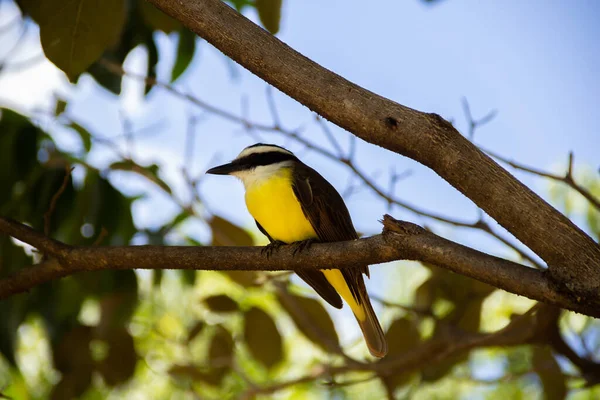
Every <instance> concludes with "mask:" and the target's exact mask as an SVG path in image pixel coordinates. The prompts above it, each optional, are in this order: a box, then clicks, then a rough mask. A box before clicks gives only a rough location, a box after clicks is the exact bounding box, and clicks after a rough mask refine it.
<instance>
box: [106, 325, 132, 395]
mask: <svg viewBox="0 0 600 400" xmlns="http://www.w3.org/2000/svg"><path fill="white" fill-rule="evenodd" d="M103 339H104V340H105V341H106V343H107V344H108V346H109V347H108V356H107V357H106V358H105V359H104V360H102V361H100V362H99V363H98V367H97V368H98V372H100V374H101V375H102V377H103V378H104V382H106V384H107V385H109V386H115V385H118V384H121V383H124V382H126V381H128V380H129V378H131V377H132V376H133V373H134V372H135V365H136V363H137V359H138V355H137V352H136V351H135V346H134V343H133V337H132V336H131V334H130V333H129V332H127V330H125V328H124V327H123V328H120V329H113V330H111V331H110V332H109V333H108V335H106V336H104V337H103Z"/></svg>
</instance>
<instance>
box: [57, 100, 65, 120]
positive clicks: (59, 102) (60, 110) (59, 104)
mask: <svg viewBox="0 0 600 400" xmlns="http://www.w3.org/2000/svg"><path fill="white" fill-rule="evenodd" d="M66 109H67V102H66V101H64V100H62V99H56V105H55V106H54V116H55V117H58V116H59V115H60V114H62V113H63V112H65V110H66Z"/></svg>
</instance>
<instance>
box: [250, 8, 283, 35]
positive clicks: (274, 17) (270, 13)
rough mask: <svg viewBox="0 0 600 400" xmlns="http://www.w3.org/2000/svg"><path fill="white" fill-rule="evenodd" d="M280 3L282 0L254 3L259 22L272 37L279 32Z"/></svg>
mask: <svg viewBox="0 0 600 400" xmlns="http://www.w3.org/2000/svg"><path fill="white" fill-rule="evenodd" d="M282 3H283V0H256V2H255V6H256V11H258V17H259V18H260V22H261V23H262V25H263V26H264V27H265V29H266V30H268V31H269V32H271V33H272V34H273V35H274V34H276V33H277V32H279V22H280V21H281V4H282Z"/></svg>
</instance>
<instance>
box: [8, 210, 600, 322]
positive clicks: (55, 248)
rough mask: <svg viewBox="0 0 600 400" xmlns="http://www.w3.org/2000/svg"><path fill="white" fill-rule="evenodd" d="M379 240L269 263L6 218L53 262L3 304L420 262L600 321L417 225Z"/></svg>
mask: <svg viewBox="0 0 600 400" xmlns="http://www.w3.org/2000/svg"><path fill="white" fill-rule="evenodd" d="M383 224H384V229H383V233H382V234H381V235H376V236H372V237H369V238H366V239H359V240H354V241H347V242H336V243H326V244H325V243H323V244H314V245H312V246H311V247H310V248H309V249H307V250H305V251H302V252H300V253H298V254H294V249H295V248H294V246H283V247H282V248H280V250H278V251H277V252H276V253H274V254H273V255H272V256H271V257H266V256H265V255H261V248H260V247H254V246H253V247H225V246H224V247H209V246H206V247H198V246H191V247H190V246H120V247H116V246H115V247H110V246H107V247H74V246H68V245H66V244H64V243H60V242H57V241H55V240H52V239H50V238H47V237H46V236H44V235H43V234H42V233H39V232H37V231H35V230H33V229H31V228H29V227H27V226H25V225H22V224H20V223H18V222H16V221H13V220H11V219H8V218H2V217H0V232H4V233H6V234H8V235H11V236H13V237H15V238H17V239H19V240H21V241H23V242H25V243H29V244H31V245H32V246H35V247H36V248H37V249H38V250H40V251H41V252H42V253H44V254H45V255H46V256H47V257H52V258H51V259H48V260H47V261H45V262H43V263H41V264H39V265H36V266H32V267H31V268H24V269H21V270H19V271H18V272H17V273H16V274H14V275H12V276H9V277H6V278H4V279H0V299H2V298H5V297H8V296H11V295H13V294H16V293H20V292H24V291H27V290H29V289H31V288H34V287H35V286H37V285H40V284H42V283H44V282H48V281H50V280H53V279H59V278H62V277H65V276H68V275H72V274H74V273H77V272H82V271H99V270H107V269H134V268H138V269H197V270H220V271H225V270H263V271H281V270H298V269H302V268H315V265H319V266H321V268H323V267H335V268H362V267H363V266H364V265H365V264H375V263H383V262H388V261H395V260H417V261H423V262H427V263H431V264H435V265H438V266H440V267H442V268H447V269H449V270H451V271H454V272H456V273H459V274H462V275H465V276H468V277H471V278H474V279H477V280H479V281H481V282H485V283H488V284H490V285H493V286H495V287H498V288H500V289H504V290H506V291H508V292H511V293H515V294H519V295H522V296H526V297H529V298H532V299H535V300H539V301H542V302H545V303H548V304H551V305H554V306H557V307H562V308H566V309H570V310H573V311H577V312H580V313H582V314H587V315H590V316H594V317H600V308H598V307H595V306H594V305H593V304H588V303H580V302H577V301H573V300H572V299H571V298H570V297H569V296H565V295H564V294H563V293H562V292H560V291H557V290H555V288H554V287H553V286H552V285H551V284H550V281H549V279H548V278H547V276H546V273H545V272H543V271H538V270H536V269H533V268H528V267H525V266H523V265H520V264H517V263H514V262H512V261H507V260H503V259H501V258H498V257H494V256H491V255H488V254H485V253H482V252H480V251H477V250H474V249H471V248H468V247H466V246H462V245H460V244H458V243H454V242H451V241H449V240H447V239H444V238H442V237H440V236H437V235H435V234H433V233H431V232H429V231H427V230H425V229H423V228H421V227H420V226H418V225H414V224H412V223H410V222H404V221H398V220H395V219H394V218H392V217H390V216H389V215H386V216H385V217H384V220H383Z"/></svg>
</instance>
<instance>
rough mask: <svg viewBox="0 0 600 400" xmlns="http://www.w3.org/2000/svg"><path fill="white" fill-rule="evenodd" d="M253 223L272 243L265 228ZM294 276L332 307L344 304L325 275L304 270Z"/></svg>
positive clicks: (339, 306) (340, 306)
mask: <svg viewBox="0 0 600 400" xmlns="http://www.w3.org/2000/svg"><path fill="white" fill-rule="evenodd" d="M254 222H256V226H257V227H258V229H259V230H260V231H261V232H262V233H263V234H264V235H265V236H266V237H267V238H269V241H270V242H272V241H273V238H272V237H271V235H269V233H268V232H267V231H266V230H265V228H263V227H262V225H261V224H259V223H258V221H257V220H254ZM296 274H298V276H299V277H300V278H302V279H303V280H304V281H305V282H306V283H308V284H309V285H310V286H311V287H312V288H313V289H315V291H316V292H317V293H318V294H319V296H321V297H322V298H323V299H325V301H327V302H328V303H329V304H331V305H332V306H333V307H335V308H342V306H343V304H344V303H342V298H341V297H340V295H339V294H338V292H336V291H335V289H334V288H333V286H331V283H329V281H328V280H327V279H326V278H325V275H323V273H322V272H321V271H311V270H305V271H297V272H296Z"/></svg>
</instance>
